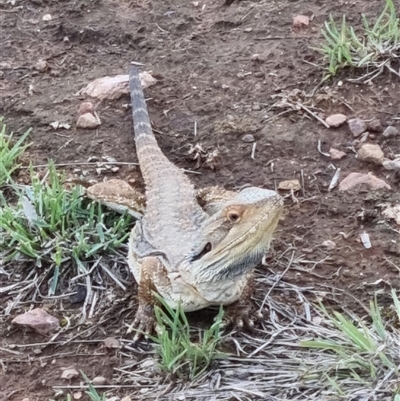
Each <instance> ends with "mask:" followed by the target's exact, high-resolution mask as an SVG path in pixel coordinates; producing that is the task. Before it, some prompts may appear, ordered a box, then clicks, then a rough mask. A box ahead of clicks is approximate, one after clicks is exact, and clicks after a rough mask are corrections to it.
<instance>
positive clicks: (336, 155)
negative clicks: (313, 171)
mask: <svg viewBox="0 0 400 401" xmlns="http://www.w3.org/2000/svg"><path fill="white" fill-rule="evenodd" d="M329 154H330V155H331V159H332V160H341V159H343V158H344V157H346V153H345V152H342V151H341V150H337V149H335V148H330V149H329Z"/></svg>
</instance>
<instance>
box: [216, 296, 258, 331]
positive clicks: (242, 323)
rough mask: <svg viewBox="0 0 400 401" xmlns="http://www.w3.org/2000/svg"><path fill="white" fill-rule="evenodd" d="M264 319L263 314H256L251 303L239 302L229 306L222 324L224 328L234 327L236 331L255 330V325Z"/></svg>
mask: <svg viewBox="0 0 400 401" xmlns="http://www.w3.org/2000/svg"><path fill="white" fill-rule="evenodd" d="M261 318H262V314H261V313H259V312H254V311H253V307H252V305H251V303H250V302H248V301H247V302H246V301H240V300H239V301H237V302H234V303H233V304H231V305H228V306H227V308H226V309H225V315H224V319H223V322H222V328H224V329H226V328H227V327H233V328H234V329H236V330H239V331H241V330H243V329H248V330H252V329H253V328H254V323H255V322H256V321H257V320H259V319H261Z"/></svg>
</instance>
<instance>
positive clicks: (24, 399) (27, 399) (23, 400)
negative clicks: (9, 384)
mask: <svg viewBox="0 0 400 401" xmlns="http://www.w3.org/2000/svg"><path fill="white" fill-rule="evenodd" d="M21 401H30V398H23V399H22V400H21Z"/></svg>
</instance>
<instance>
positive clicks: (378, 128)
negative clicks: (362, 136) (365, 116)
mask: <svg viewBox="0 0 400 401" xmlns="http://www.w3.org/2000/svg"><path fill="white" fill-rule="evenodd" d="M367 129H368V130H369V131H373V132H382V131H383V127H382V123H381V120H379V119H377V118H374V119H373V120H372V121H370V122H369V123H368V125H367Z"/></svg>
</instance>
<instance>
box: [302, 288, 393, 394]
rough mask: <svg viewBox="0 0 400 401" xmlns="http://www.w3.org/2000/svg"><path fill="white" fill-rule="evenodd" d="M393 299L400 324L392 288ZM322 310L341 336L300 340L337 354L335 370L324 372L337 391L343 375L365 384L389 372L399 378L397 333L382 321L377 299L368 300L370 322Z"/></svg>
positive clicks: (322, 308) (306, 345)
mask: <svg viewBox="0 0 400 401" xmlns="http://www.w3.org/2000/svg"><path fill="white" fill-rule="evenodd" d="M392 298H393V307H394V309H395V311H396V314H397V317H398V318H399V321H398V322H397V324H399V323H400V302H399V300H398V298H397V295H396V293H395V291H394V290H392ZM321 311H322V312H323V314H324V315H325V316H326V317H327V318H328V320H329V321H330V322H331V324H332V325H333V326H334V327H335V328H336V330H338V333H340V336H337V337H336V338H335V339H334V340H333V339H323V338H319V339H315V340H310V341H302V342H301V345H302V346H303V347H307V348H311V349H319V350H321V351H323V352H331V353H334V354H336V355H337V357H338V360H337V364H336V366H335V367H334V370H330V371H326V372H325V375H326V379H327V380H328V381H329V382H330V384H331V386H332V387H334V388H336V390H337V391H338V392H339V393H340V391H341V390H340V387H339V384H338V383H339V382H340V381H341V379H344V378H346V377H351V378H352V379H354V380H357V381H365V382H366V383H367V382H368V381H370V382H375V381H377V380H378V379H382V377H390V376H391V375H395V376H396V377H399V363H400V354H399V350H398V333H396V332H394V331H393V330H392V325H391V324H388V323H387V322H385V321H384V319H383V317H382V314H381V312H380V309H379V307H378V304H377V300H376V298H375V300H374V301H371V303H370V309H369V320H370V323H369V324H367V323H366V322H365V321H364V320H363V319H361V318H354V319H350V318H348V317H346V316H344V315H343V314H341V313H339V312H333V315H331V314H329V313H328V312H327V310H326V309H325V308H324V307H323V306H321ZM338 337H339V338H338ZM386 375H387V376H386ZM332 376H335V377H332Z"/></svg>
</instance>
